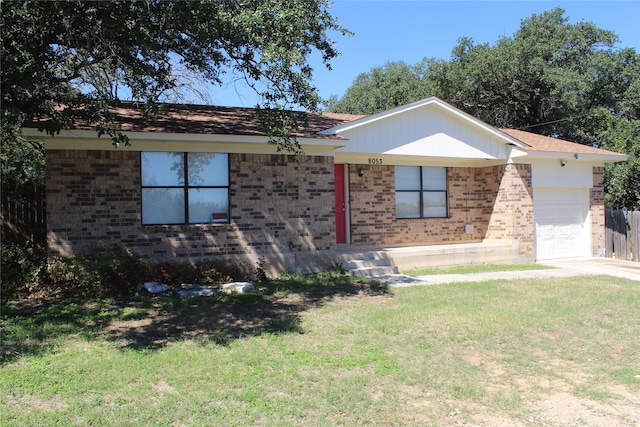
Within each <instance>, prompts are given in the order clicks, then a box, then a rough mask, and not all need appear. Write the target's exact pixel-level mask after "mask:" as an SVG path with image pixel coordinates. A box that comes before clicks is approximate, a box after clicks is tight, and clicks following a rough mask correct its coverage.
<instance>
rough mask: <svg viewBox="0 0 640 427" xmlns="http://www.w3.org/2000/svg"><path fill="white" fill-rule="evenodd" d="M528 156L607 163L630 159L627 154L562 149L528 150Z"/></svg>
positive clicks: (530, 157) (532, 157) (531, 157)
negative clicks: (564, 150)
mask: <svg viewBox="0 0 640 427" xmlns="http://www.w3.org/2000/svg"><path fill="white" fill-rule="evenodd" d="M526 156H527V158H529V159H558V160H562V159H565V160H589V161H596V162H605V163H611V162H624V161H625V160H627V159H629V156H627V155H626V154H592V153H573V152H561V151H527V152H526ZM576 156H577V157H576Z"/></svg>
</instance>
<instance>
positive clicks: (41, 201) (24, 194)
mask: <svg viewBox="0 0 640 427" xmlns="http://www.w3.org/2000/svg"><path fill="white" fill-rule="evenodd" d="M0 199H1V201H2V210H1V215H2V242H3V243H26V242H28V241H31V242H33V244H34V245H35V246H37V247H44V246H45V243H46V234H47V225H46V221H45V196H44V188H43V187H27V188H21V189H20V191H16V190H15V189H12V188H8V187H6V186H2V195H1V197H0Z"/></svg>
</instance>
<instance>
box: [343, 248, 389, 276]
mask: <svg viewBox="0 0 640 427" xmlns="http://www.w3.org/2000/svg"><path fill="white" fill-rule="evenodd" d="M338 260H339V261H340V262H341V263H342V266H343V267H344V269H345V270H347V271H348V272H349V273H350V274H351V275H353V276H365V277H375V276H381V275H386V274H397V273H398V267H396V266H395V265H393V262H392V261H391V259H390V258H389V256H388V254H387V253H386V252H384V251H365V252H358V253H346V254H339V255H338Z"/></svg>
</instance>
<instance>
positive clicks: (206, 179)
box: [187, 153, 229, 187]
mask: <svg viewBox="0 0 640 427" xmlns="http://www.w3.org/2000/svg"><path fill="white" fill-rule="evenodd" d="M187 161H188V165H189V186H193V185H195V186H216V187H226V186H227V185H229V160H228V155H227V154H221V153H189V154H187Z"/></svg>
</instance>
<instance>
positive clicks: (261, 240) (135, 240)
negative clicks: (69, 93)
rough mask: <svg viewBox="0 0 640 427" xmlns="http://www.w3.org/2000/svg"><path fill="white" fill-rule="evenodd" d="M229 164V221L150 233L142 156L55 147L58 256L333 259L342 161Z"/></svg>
mask: <svg viewBox="0 0 640 427" xmlns="http://www.w3.org/2000/svg"><path fill="white" fill-rule="evenodd" d="M229 165H230V168H229V175H230V183H229V185H230V187H229V193H230V210H231V222H230V223H229V224H199V225H169V226H143V225H142V223H141V189H140V152H132V151H90V150H49V151H47V162H46V167H47V171H46V172H47V203H48V209H47V222H48V247H49V255H50V256H73V255H75V254H79V253H86V252H100V251H109V250H111V249H112V248H114V247H117V246H124V247H126V248H128V249H129V250H131V251H132V252H133V253H135V254H136V255H139V256H141V257H143V258H146V259H149V260H152V261H159V260H178V261H180V260H182V261H191V260H198V259H201V258H208V257H213V256H218V257H233V256H237V257H242V258H244V259H249V260H251V261H252V262H256V261H257V260H258V258H260V257H264V258H265V259H266V261H267V264H268V265H267V269H268V270H272V271H282V270H287V269H289V270H296V269H298V268H297V267H300V266H301V265H303V264H306V263H305V260H308V258H309V257H313V258H314V259H317V260H319V261H322V260H323V259H324V260H325V261H326V262H327V263H328V262H330V261H329V259H333V258H332V257H331V256H330V255H331V254H332V253H334V252H335V227H334V189H333V181H334V177H333V158H332V157H320V156H297V157H296V158H293V157H288V156H280V155H254V154H230V155H229Z"/></svg>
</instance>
